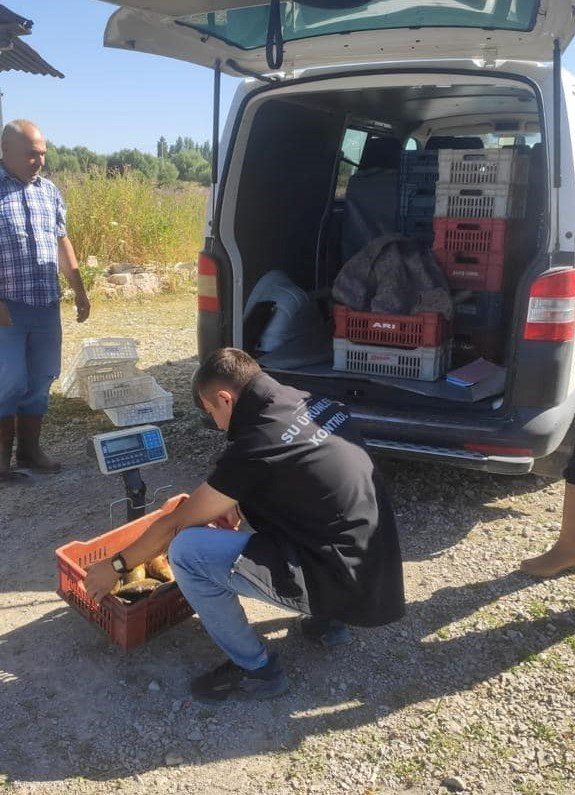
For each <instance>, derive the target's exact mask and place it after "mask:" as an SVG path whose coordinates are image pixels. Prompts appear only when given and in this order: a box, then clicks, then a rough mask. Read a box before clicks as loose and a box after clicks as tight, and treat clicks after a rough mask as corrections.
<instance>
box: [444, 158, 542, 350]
mask: <svg viewBox="0 0 575 795" xmlns="http://www.w3.org/2000/svg"><path fill="white" fill-rule="evenodd" d="M528 176H529V157H528V156H527V155H524V154H521V153H520V152H519V151H517V150H515V149H493V150H490V149H484V150H477V149H473V150H469V149H459V150H457V149H444V150H440V151H439V182H438V184H437V187H436V201H435V218H434V221H433V228H434V242H433V251H434V254H435V257H436V259H437V261H438V263H439V264H440V266H441V268H442V269H443V271H444V273H445V276H446V278H447V281H448V283H449V285H450V287H451V289H452V291H453V292H454V293H455V320H454V334H455V339H454V349H455V353H456V355H457V353H461V354H462V357H461V359H462V361H461V362H457V363H463V361H464V360H465V359H467V360H469V359H472V358H476V357H477V356H484V357H485V358H489V359H497V358H498V356H499V342H500V339H501V333H500V330H501V323H502V316H503V286H504V276H505V269H506V267H507V266H508V265H509V264H510V262H511V259H512V257H513V250H514V247H515V241H516V240H517V222H518V221H519V220H520V219H522V218H524V216H525V207H526V202H527V180H528ZM461 291H469V293H468V294H467V295H465V296H461V295H457V294H458V293H461ZM462 297H463V298H464V300H459V299H461V298H462ZM458 358H459V357H458Z"/></svg>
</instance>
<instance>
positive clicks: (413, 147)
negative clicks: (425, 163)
mask: <svg viewBox="0 0 575 795" xmlns="http://www.w3.org/2000/svg"><path fill="white" fill-rule="evenodd" d="M403 148H404V149H405V151H406V152H416V151H417V149H418V143H417V140H416V139H415V138H408V139H407V141H406V142H405V146H404V147H403Z"/></svg>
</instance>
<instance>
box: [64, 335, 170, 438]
mask: <svg viewBox="0 0 575 795" xmlns="http://www.w3.org/2000/svg"><path fill="white" fill-rule="evenodd" d="M137 361H138V350H137V346H136V342H135V340H133V339H131V338H129V337H105V338H100V339H93V338H90V339H85V340H83V341H82V343H81V346H80V350H79V351H78V352H77V354H76V356H75V357H74V359H73V361H72V364H71V365H70V368H69V370H68V372H67V373H66V374H65V375H64V376H63V377H62V393H63V394H64V395H65V396H66V397H79V398H82V400H85V401H86V403H87V404H88V405H89V406H90V408H91V409H94V410H96V409H103V410H104V411H105V412H106V414H107V415H108V417H109V418H110V420H111V421H112V422H113V423H114V425H116V426H119V427H124V426H126V425H143V424H145V423H148V422H159V421H161V420H170V419H172V418H173V397H172V394H171V393H170V392H166V390H164V389H162V388H161V387H160V385H159V384H158V383H157V381H156V379H155V378H153V377H152V376H151V375H146V374H145V373H142V372H140V371H139V370H138V369H137V367H136V362H137Z"/></svg>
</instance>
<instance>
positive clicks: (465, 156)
mask: <svg viewBox="0 0 575 795" xmlns="http://www.w3.org/2000/svg"><path fill="white" fill-rule="evenodd" d="M438 168H439V180H438V181H439V182H443V183H449V184H451V185H502V184H506V185H526V184H527V181H528V179H529V155H527V154H523V153H522V152H519V151H518V150H517V149H441V150H440V151H439V163H438Z"/></svg>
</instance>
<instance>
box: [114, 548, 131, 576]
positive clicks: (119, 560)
mask: <svg viewBox="0 0 575 795" xmlns="http://www.w3.org/2000/svg"><path fill="white" fill-rule="evenodd" d="M110 563H111V564H112V568H113V569H114V571H115V572H116V574H127V573H128V572H129V571H130V569H129V568H128V567H127V566H126V561H125V560H124V556H123V555H122V554H121V553H118V554H117V555H114V557H113V558H112V559H111V561H110Z"/></svg>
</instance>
